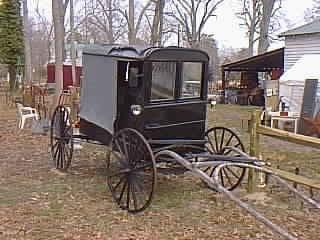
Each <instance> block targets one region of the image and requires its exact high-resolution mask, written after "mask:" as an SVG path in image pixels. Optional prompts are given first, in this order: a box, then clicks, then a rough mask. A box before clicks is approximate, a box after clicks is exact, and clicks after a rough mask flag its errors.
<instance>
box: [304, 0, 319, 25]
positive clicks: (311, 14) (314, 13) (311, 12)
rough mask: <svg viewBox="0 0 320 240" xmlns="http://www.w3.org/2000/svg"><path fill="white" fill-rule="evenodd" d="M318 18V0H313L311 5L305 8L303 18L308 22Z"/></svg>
mask: <svg viewBox="0 0 320 240" xmlns="http://www.w3.org/2000/svg"><path fill="white" fill-rule="evenodd" d="M318 18H320V0H313V6H312V8H308V9H307V10H306V12H305V16H304V19H305V20H306V21H307V22H310V21H313V20H315V19H318Z"/></svg>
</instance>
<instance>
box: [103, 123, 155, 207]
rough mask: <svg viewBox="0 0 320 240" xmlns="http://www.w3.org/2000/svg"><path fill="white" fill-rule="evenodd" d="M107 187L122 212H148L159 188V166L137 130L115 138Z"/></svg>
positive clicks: (109, 162) (117, 135)
mask: <svg viewBox="0 0 320 240" xmlns="http://www.w3.org/2000/svg"><path fill="white" fill-rule="evenodd" d="M107 171H108V173H107V184H108V187H109V189H110V191H111V193H112V196H113V198H114V200H115V201H116V203H117V204H118V205H119V207H120V208H122V209H125V210H127V211H128V212H131V213H136V212H140V211H143V210H144V209H146V208H147V207H148V206H149V205H150V203H151V201H152V197H153V193H154V188H155V185H156V164H155V159H154V155H153V152H152V149H151V147H150V145H149V143H148V142H147V141H146V139H145V138H144V137H143V136H142V135H141V134H140V133H139V132H137V131H136V130H134V129H129V128H127V129H122V130H120V131H119V132H118V133H116V134H115V136H114V137H113V138H112V141H111V143H110V152H109V153H108V157H107Z"/></svg>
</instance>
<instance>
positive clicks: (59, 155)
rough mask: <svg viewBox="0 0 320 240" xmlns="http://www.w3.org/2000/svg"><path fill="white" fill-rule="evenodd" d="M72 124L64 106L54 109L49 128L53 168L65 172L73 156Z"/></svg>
mask: <svg viewBox="0 0 320 240" xmlns="http://www.w3.org/2000/svg"><path fill="white" fill-rule="evenodd" d="M72 133H73V132H72V123H71V119H70V113H69V111H68V109H67V108H66V107H64V106H61V105H59V106H58V107H56V109H55V111H54V113H53V116H52V119H51V126H50V146H51V155H52V160H53V163H54V166H55V168H56V169H59V170H67V169H68V168H69V166H70V164H71V159H72V154H73V138H72Z"/></svg>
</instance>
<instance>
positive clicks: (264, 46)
mask: <svg viewBox="0 0 320 240" xmlns="http://www.w3.org/2000/svg"><path fill="white" fill-rule="evenodd" d="M261 1H262V18H261V22H260V38H259V45H258V54H261V53H264V52H266V51H267V50H268V48H269V46H270V30H271V29H272V24H271V20H272V18H274V17H275V16H276V14H277V12H278V11H279V10H280V9H281V7H282V5H281V4H282V0H261Z"/></svg>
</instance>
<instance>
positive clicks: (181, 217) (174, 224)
mask: <svg viewBox="0 0 320 240" xmlns="http://www.w3.org/2000/svg"><path fill="white" fill-rule="evenodd" d="M254 109H255V108H254V107H240V106H233V105H217V106H216V108H215V109H208V126H226V127H230V128H232V129H233V130H234V131H235V132H237V133H238V134H239V136H240V137H241V139H242V140H243V142H244V144H245V145H246V147H247V148H248V139H249V136H248V134H247V132H246V126H244V127H242V123H241V119H248V118H249V117H250V112H251V111H252V110H254ZM15 124H16V122H15V110H14V109H7V108H5V107H1V106H0V143H1V144H0V239H1V240H2V239H3V240H7V239H8V240H11V239H23V240H25V239H30V240H31V239H32V240H35V239H45V240H49V239H65V240H78V239H83V240H89V239H97V240H98V239H99V240H100V239H113V240H116V239H166V240H167V239H221V240H237V239H239V240H240V239H241V240H245V239H246V240H249V239H250V240H251V239H264V240H266V239H272V240H273V239H281V238H279V236H277V235H276V234H273V233H272V232H270V231H269V230H268V229H267V228H266V227H265V226H264V225H262V224H260V223H258V222H257V221H256V220H255V219H254V218H253V217H251V216H250V215H248V214H247V213H246V212H244V211H242V210H241V209H239V208H238V207H237V206H236V205H234V204H233V203H232V202H230V201H229V200H228V199H227V198H225V197H224V196H223V195H221V194H218V193H216V192H214V191H210V190H209V189H207V188H206V187H205V186H204V184H203V183H202V182H201V181H200V180H199V179H196V178H194V177H192V176H191V175H190V174H188V173H186V174H183V175H178V176H176V175H159V177H158V186H157V189H156V193H155V197H154V201H153V202H152V204H151V206H150V207H149V208H148V209H147V210H146V211H144V212H143V213H139V214H136V215H131V214H128V213H127V212H125V211H122V210H120V209H119V208H118V207H117V205H116V204H115V203H114V202H113V200H112V198H111V194H110V192H109V191H108V189H107V188H106V185H105V174H106V173H105V168H104V161H103V160H104V148H103V147H97V146H93V145H88V144H84V148H83V150H82V151H81V152H76V153H75V156H74V160H73V162H72V167H71V168H70V171H69V172H68V173H66V174H62V173H59V172H57V171H55V170H53V169H52V165H51V162H50V157H49V154H48V137H47V136H35V135H32V134H31V132H30V130H28V129H26V130H23V131H20V132H18V131H17V129H16V127H15V126H16V125H15ZM261 143H262V155H263V157H264V158H266V159H269V161H271V162H272V164H274V165H280V167H281V168H282V169H286V170H293V169H294V168H295V167H299V168H300V170H301V173H302V174H303V175H306V176H312V177H319V175H320V174H319V173H320V164H319V151H317V150H314V149H311V148H307V147H301V146H298V145H295V144H289V143H285V142H281V141H278V140H274V139H271V138H267V137H262V139H261ZM236 192H237V194H238V195H239V196H241V197H242V198H244V199H247V201H249V202H250V203H252V204H254V205H255V206H256V207H257V208H258V209H259V210H260V211H261V212H263V213H264V214H266V215H267V216H268V217H269V218H270V219H272V220H273V221H274V222H276V223H278V224H279V225H281V226H284V227H285V228H286V229H288V230H289V231H290V232H293V233H294V234H295V235H296V236H297V237H298V238H299V239H308V240H309V239H314V240H318V239H319V235H320V228H319V222H320V214H319V211H316V210H314V209H311V208H309V207H308V206H304V207H303V208H301V203H300V201H298V200H297V199H296V198H295V197H293V196H292V195H291V194H288V192H287V191H286V190H285V189H282V188H280V187H278V186H276V185H274V186H273V187H272V188H268V189H266V190H265V192H262V193H261V192H260V193H259V194H260V195H259V199H258V198H257V199H254V200H252V196H249V195H247V194H246V192H245V186H244V185H243V186H242V187H241V188H240V189H237V190H236ZM261 195H262V196H263V198H261Z"/></svg>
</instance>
